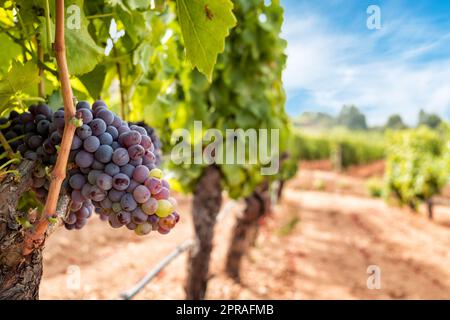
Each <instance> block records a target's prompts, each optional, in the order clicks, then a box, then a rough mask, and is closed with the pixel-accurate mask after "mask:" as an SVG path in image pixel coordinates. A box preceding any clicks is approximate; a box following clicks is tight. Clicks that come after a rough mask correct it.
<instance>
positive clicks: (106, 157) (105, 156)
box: [95, 144, 115, 163]
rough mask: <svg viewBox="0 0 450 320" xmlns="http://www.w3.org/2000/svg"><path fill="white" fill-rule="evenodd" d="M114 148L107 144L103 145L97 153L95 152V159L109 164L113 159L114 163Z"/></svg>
mask: <svg viewBox="0 0 450 320" xmlns="http://www.w3.org/2000/svg"><path fill="white" fill-rule="evenodd" d="M113 152H115V151H113V148H111V146H108V145H106V144H104V145H101V146H100V147H99V148H98V149H97V151H95V159H97V160H98V161H100V162H102V163H108V162H110V161H111V159H113V161H114V153H113Z"/></svg>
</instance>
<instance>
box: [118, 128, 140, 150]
mask: <svg viewBox="0 0 450 320" xmlns="http://www.w3.org/2000/svg"><path fill="white" fill-rule="evenodd" d="M121 137H122V141H120V139H121ZM141 140H142V137H141V134H140V133H139V132H138V131H136V130H131V131H129V132H126V133H124V134H123V135H120V136H119V143H121V144H122V145H124V146H125V147H127V148H128V147H131V146H132V145H139V144H140V143H141Z"/></svg>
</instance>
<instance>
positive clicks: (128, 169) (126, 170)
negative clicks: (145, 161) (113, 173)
mask: <svg viewBox="0 0 450 320" xmlns="http://www.w3.org/2000/svg"><path fill="white" fill-rule="evenodd" d="M134 169H135V167H134V166H133V165H131V164H129V163H127V164H126V165H124V166H121V167H120V172H121V173H123V174H126V175H127V176H128V177H130V178H131V177H133V174H134Z"/></svg>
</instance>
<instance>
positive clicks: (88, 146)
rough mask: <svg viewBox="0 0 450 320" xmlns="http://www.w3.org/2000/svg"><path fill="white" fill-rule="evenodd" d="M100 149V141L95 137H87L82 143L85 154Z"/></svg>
mask: <svg viewBox="0 0 450 320" xmlns="http://www.w3.org/2000/svg"><path fill="white" fill-rule="evenodd" d="M99 147H100V140H99V139H98V138H97V137H96V136H90V137H87V138H86V139H85V140H84V141H83V148H84V150H86V151H87V152H90V153H94V152H95V151H97V150H98V148H99Z"/></svg>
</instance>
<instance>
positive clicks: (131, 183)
mask: <svg viewBox="0 0 450 320" xmlns="http://www.w3.org/2000/svg"><path fill="white" fill-rule="evenodd" d="M139 185H140V183H139V182H137V181H136V180H133V179H132V180H131V181H130V185H129V186H128V188H127V192H129V193H132V192H133V191H134V189H136V187H137V186H139Z"/></svg>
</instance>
